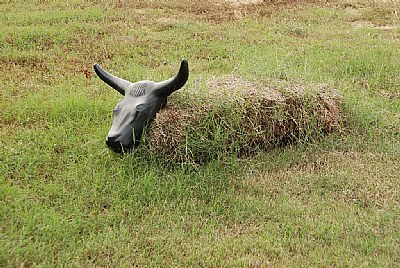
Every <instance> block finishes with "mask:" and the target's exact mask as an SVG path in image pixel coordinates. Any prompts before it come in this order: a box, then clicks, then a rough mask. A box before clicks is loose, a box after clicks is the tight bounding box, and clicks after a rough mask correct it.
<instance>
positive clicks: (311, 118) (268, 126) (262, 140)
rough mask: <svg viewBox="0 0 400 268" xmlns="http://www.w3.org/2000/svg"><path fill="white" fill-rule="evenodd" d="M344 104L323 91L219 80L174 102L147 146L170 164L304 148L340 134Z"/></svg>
mask: <svg viewBox="0 0 400 268" xmlns="http://www.w3.org/2000/svg"><path fill="white" fill-rule="evenodd" d="M340 100H341V98H340V96H339V95H338V94H337V93H336V92H335V91H334V90H333V89H331V88H329V87H327V86H322V85H304V84H302V83H289V82H283V81H275V82H271V81H270V82H266V83H263V84H262V83H256V82H249V81H246V80H243V79H241V78H239V77H237V76H235V75H230V76H224V77H219V78H214V79H211V80H209V81H208V82H206V83H198V84H197V85H196V84H195V85H194V86H192V87H191V88H190V89H187V90H186V92H181V93H179V94H177V95H176V96H175V98H171V101H170V103H169V104H168V106H167V108H166V109H164V110H162V111H161V112H160V113H159V114H158V116H157V118H156V120H155V121H154V122H153V124H152V127H151V129H150V130H149V133H148V136H147V143H146V144H147V148H148V150H150V152H151V153H152V154H157V155H161V156H163V157H164V159H166V160H167V161H172V162H187V161H190V162H195V163H203V162H207V161H208V160H210V159H211V158H215V157H218V156H221V155H224V154H227V153H230V154H232V153H234V154H237V155H238V156H245V155H250V154H252V153H254V152H257V151H260V150H268V149H269V148H271V146H281V145H286V144H288V143H303V142H307V141H310V140H313V139H317V138H318V137H320V135H321V134H325V133H329V132H332V131H335V130H337V129H339V126H340V121H341V111H340Z"/></svg>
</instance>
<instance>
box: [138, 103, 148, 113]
mask: <svg viewBox="0 0 400 268" xmlns="http://www.w3.org/2000/svg"><path fill="white" fill-rule="evenodd" d="M144 109H146V105H145V104H139V105H138V106H136V111H137V112H140V111H143V110H144Z"/></svg>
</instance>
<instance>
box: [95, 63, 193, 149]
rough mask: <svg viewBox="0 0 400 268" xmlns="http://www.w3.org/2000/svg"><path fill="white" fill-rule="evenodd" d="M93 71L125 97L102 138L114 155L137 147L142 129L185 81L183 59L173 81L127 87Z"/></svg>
mask: <svg viewBox="0 0 400 268" xmlns="http://www.w3.org/2000/svg"><path fill="white" fill-rule="evenodd" d="M93 67H94V70H95V71H96V74H97V75H98V76H99V78H100V79H101V80H103V81H104V82H106V83H107V84H108V85H109V86H111V87H112V88H114V89H115V90H117V91H118V92H119V93H121V94H122V95H124V96H125V97H124V98H123V100H122V101H120V102H119V103H118V104H117V106H116V107H115V109H114V110H113V123H112V126H111V129H110V131H109V132H108V135H107V138H106V143H107V145H108V146H109V147H110V148H111V149H112V150H113V151H115V152H118V153H123V152H125V151H129V150H130V149H132V148H134V147H135V146H137V145H138V144H139V142H140V140H141V136H142V133H143V129H144V128H145V127H146V126H148V125H149V124H150V122H151V121H153V120H154V118H155V117H156V113H157V112H158V111H159V110H160V109H161V108H163V107H164V106H165V105H166V103H167V97H168V96H169V95H171V94H172V93H173V92H174V91H176V90H178V89H180V88H181V87H183V85H185V83H186V81H187V79H188V77H189V66H188V62H187V60H185V59H183V60H182V63H181V66H180V69H179V72H178V74H177V75H176V76H175V77H173V78H171V79H168V80H166V81H163V82H159V83H156V82H153V81H139V82H136V83H131V82H129V81H126V80H124V79H121V78H118V77H116V76H113V75H111V74H109V73H108V72H106V71H105V70H103V69H102V68H101V67H100V66H99V65H97V64H95V65H94V66H93Z"/></svg>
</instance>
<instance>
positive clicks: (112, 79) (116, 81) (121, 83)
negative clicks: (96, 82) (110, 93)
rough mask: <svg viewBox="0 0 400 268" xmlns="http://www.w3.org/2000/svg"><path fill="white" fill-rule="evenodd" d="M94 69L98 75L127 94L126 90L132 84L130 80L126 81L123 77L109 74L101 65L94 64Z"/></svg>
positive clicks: (123, 93)
mask: <svg viewBox="0 0 400 268" xmlns="http://www.w3.org/2000/svg"><path fill="white" fill-rule="evenodd" d="M93 68H94V71H95V72H96V74H97V76H98V77H99V78H100V79H101V80H103V81H104V82H106V83H107V84H108V85H109V86H110V87H112V88H113V89H115V90H117V91H118V92H119V93H121V94H122V95H124V96H125V91H127V90H128V89H129V86H130V85H131V84H132V83H131V82H129V81H126V80H124V79H122V78H119V77H116V76H113V75H112V74H109V73H108V72H106V71H105V70H103V69H102V68H101V67H100V66H99V65H97V64H95V65H93Z"/></svg>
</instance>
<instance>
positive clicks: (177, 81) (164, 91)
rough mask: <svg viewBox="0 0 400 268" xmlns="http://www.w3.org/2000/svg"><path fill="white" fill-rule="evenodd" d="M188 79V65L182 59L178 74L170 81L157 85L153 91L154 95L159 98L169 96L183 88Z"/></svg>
mask: <svg viewBox="0 0 400 268" xmlns="http://www.w3.org/2000/svg"><path fill="white" fill-rule="evenodd" d="M188 78H189V64H188V62H187V60H186V59H183V60H182V62H181V67H180V68H179V72H178V74H177V75H176V76H175V77H173V78H171V79H168V80H166V81H164V82H161V83H159V84H158V85H157V88H156V89H155V90H154V93H155V94H157V95H158V96H160V97H164V98H166V97H168V96H169V95H171V94H172V93H173V92H174V91H176V90H178V89H180V88H181V87H183V86H184V85H185V83H186V81H187V80H188Z"/></svg>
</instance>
